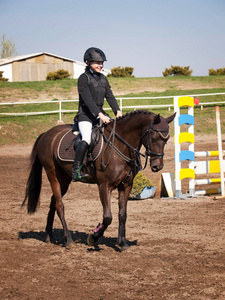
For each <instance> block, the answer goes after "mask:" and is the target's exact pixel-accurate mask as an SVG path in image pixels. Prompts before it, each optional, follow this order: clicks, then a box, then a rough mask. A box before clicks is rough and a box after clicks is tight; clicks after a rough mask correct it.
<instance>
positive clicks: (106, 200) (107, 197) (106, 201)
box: [87, 185, 112, 246]
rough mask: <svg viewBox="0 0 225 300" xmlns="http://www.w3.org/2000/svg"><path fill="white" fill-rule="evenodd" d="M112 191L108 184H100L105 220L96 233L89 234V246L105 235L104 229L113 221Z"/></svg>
mask: <svg viewBox="0 0 225 300" xmlns="http://www.w3.org/2000/svg"><path fill="white" fill-rule="evenodd" d="M111 192H112V191H111V190H110V189H109V188H108V186H105V185H101V186H99V195H100V199H101V203H102V206H103V221H102V223H99V224H98V226H97V227H96V228H95V230H94V233H93V234H90V235H89V236H88V240H87V242H88V245H89V246H93V245H94V244H95V243H97V241H98V239H99V238H100V237H101V236H103V234H104V231H105V230H106V229H107V227H108V226H109V225H110V224H111V223H112V213H111Z"/></svg>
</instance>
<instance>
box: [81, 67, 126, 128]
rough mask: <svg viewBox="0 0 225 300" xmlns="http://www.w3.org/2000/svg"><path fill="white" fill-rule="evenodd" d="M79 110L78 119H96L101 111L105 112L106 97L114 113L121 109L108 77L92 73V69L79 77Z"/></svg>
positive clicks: (92, 120)
mask: <svg viewBox="0 0 225 300" xmlns="http://www.w3.org/2000/svg"><path fill="white" fill-rule="evenodd" d="M78 92H79V111H78V114H77V117H78V121H79V122H80V121H91V122H94V121H96V118H97V116H98V114H99V113H100V112H103V113H104V111H103V109H102V107H103V104H104V98H106V100H107V102H108V103H109V105H110V106H111V108H112V110H113V112H114V114H115V115H116V112H117V111H118V110H120V108H119V106H118V104H117V102H116V99H115V97H114V96H113V93H112V91H111V88H110V85H109V82H108V79H107V78H106V76H105V75H103V74H101V73H96V74H95V73H92V72H91V71H90V70H87V71H85V73H83V74H81V75H80V77H79V79H78Z"/></svg>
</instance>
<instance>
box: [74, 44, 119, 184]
mask: <svg viewBox="0 0 225 300" xmlns="http://www.w3.org/2000/svg"><path fill="white" fill-rule="evenodd" d="M105 61H106V56H105V54H104V52H103V51H102V50H100V49H98V48H95V47H91V48H89V49H87V50H86V51H85V53H84V62H85V63H86V64H87V67H86V70H85V72H84V73H83V74H81V76H80V77H79V79H78V93H79V110H78V113H77V115H76V117H75V118H76V119H77V121H78V126H79V130H80V133H81V136H82V140H81V142H80V143H79V146H78V147H77V149H76V155H75V160H74V164H73V169H72V180H73V181H79V180H88V174H85V173H81V172H80V169H81V166H82V163H83V159H84V156H85V154H86V151H87V150H88V147H89V145H90V142H91V131H92V126H93V125H95V124H96V123H97V122H98V120H99V119H100V120H102V122H103V123H105V124H106V123H109V122H110V118H109V116H108V115H107V114H106V113H105V112H104V110H103V108H102V107H103V104H104V98H106V100H107V102H108V103H109V105H110V106H111V108H112V110H113V112H114V114H115V116H116V117H117V118H118V117H121V116H122V112H121V110H120V109H119V106H118V104H117V101H116V99H115V97H114V95H113V93H112V91H111V88H110V85H109V82H108V80H107V78H106V76H104V75H103V74H102V73H101V71H102V68H103V64H104V62H105Z"/></svg>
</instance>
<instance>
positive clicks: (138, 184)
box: [130, 172, 153, 198]
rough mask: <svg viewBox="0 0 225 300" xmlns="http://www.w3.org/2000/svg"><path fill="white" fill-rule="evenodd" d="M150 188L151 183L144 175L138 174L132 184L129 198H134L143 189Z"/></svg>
mask: <svg viewBox="0 0 225 300" xmlns="http://www.w3.org/2000/svg"><path fill="white" fill-rule="evenodd" d="M146 186H147V187H148V188H151V187H152V186H153V183H152V182H151V180H150V179H148V178H147V177H145V175H144V174H143V173H141V172H139V173H138V174H137V175H136V176H135V178H134V182H133V188H132V190H131V192H130V197H131V198H132V197H135V196H136V195H138V194H140V193H141V192H142V190H143V188H144V187H146Z"/></svg>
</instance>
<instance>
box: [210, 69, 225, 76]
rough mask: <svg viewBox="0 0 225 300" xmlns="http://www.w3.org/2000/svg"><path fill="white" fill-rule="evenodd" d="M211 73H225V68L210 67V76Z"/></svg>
mask: <svg viewBox="0 0 225 300" xmlns="http://www.w3.org/2000/svg"><path fill="white" fill-rule="evenodd" d="M211 75H225V68H220V69H216V70H214V69H213V68H211V69H209V76H211Z"/></svg>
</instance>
